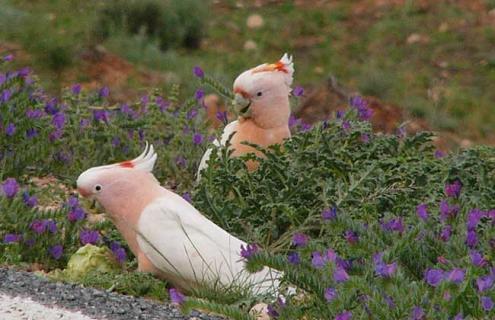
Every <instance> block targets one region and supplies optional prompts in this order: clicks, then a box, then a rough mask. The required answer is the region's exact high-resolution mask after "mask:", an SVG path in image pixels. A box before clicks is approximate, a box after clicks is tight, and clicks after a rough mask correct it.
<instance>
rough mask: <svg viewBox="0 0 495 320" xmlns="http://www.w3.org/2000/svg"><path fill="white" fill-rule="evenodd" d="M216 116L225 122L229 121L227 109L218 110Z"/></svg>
mask: <svg viewBox="0 0 495 320" xmlns="http://www.w3.org/2000/svg"><path fill="white" fill-rule="evenodd" d="M216 117H217V119H218V120H219V121H222V122H223V123H227V111H223V112H222V111H217V113H216Z"/></svg>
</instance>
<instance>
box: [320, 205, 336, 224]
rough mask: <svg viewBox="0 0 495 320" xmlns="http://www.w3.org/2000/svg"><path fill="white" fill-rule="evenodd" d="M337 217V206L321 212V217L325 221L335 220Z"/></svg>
mask: <svg viewBox="0 0 495 320" xmlns="http://www.w3.org/2000/svg"><path fill="white" fill-rule="evenodd" d="M336 217H337V208H336V207H332V208H327V209H324V210H323V211H322V212H321V218H322V219H323V220H325V221H328V220H333V219H335V218H336Z"/></svg>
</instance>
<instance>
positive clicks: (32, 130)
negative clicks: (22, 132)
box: [26, 128, 38, 139]
mask: <svg viewBox="0 0 495 320" xmlns="http://www.w3.org/2000/svg"><path fill="white" fill-rule="evenodd" d="M37 135H38V130H36V129H35V128H29V129H27V130H26V138H28V139H31V138H34V137H36V136H37Z"/></svg>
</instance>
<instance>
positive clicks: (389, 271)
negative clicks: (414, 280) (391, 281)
mask: <svg viewBox="0 0 495 320" xmlns="http://www.w3.org/2000/svg"><path fill="white" fill-rule="evenodd" d="M373 263H374V264H375V272H376V273H377V274H378V275H379V276H380V277H382V278H390V277H391V276H392V275H393V274H394V273H395V271H396V270H397V262H394V263H390V264H386V263H385V262H383V252H379V253H376V254H374V255H373Z"/></svg>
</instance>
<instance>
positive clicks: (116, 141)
mask: <svg viewBox="0 0 495 320" xmlns="http://www.w3.org/2000/svg"><path fill="white" fill-rule="evenodd" d="M112 146H113V147H114V148H117V147H118V146H120V138H119V137H117V136H115V137H113V138H112Z"/></svg>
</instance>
